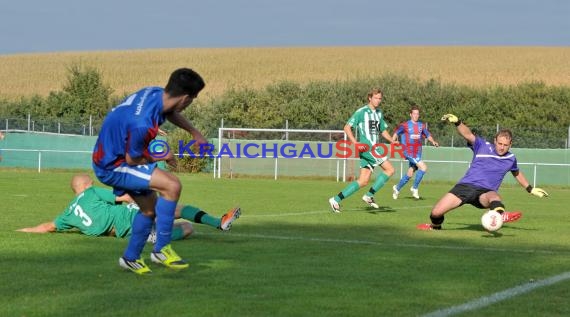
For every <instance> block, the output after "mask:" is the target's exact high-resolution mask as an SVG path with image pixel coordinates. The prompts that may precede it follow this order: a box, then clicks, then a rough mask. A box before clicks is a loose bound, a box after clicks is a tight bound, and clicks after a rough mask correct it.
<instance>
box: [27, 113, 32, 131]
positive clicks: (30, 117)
mask: <svg viewBox="0 0 570 317" xmlns="http://www.w3.org/2000/svg"><path fill="white" fill-rule="evenodd" d="M31 120H32V115H31V114H29V113H28V131H30V121H31Z"/></svg>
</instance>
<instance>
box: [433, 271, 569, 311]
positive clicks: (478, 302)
mask: <svg viewBox="0 0 570 317" xmlns="http://www.w3.org/2000/svg"><path fill="white" fill-rule="evenodd" d="M568 279H570V271H569V272H564V273H562V274H559V275H556V276H552V277H549V278H547V279H544V280H540V281H535V282H528V283H526V284H524V285H520V286H517V287H513V288H509V289H506V290H504V291H501V292H497V293H494V294H492V295H489V296H485V297H480V298H477V299H475V300H472V301H470V302H467V303H465V304H462V305H457V306H452V307H449V308H445V309H440V310H436V311H434V312H431V313H428V314H425V315H423V316H422V317H445V316H452V315H455V314H460V313H464V312H467V311H472V310H476V309H480V308H484V307H487V306H490V305H493V304H495V303H498V302H502V301H504V300H507V299H509V298H512V297H515V296H518V295H521V294H524V293H528V292H530V291H532V290H534V289H536V288H539V287H545V286H550V285H553V284H556V283H558V282H562V281H564V280H568Z"/></svg>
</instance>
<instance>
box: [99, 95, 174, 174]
mask: <svg viewBox="0 0 570 317" xmlns="http://www.w3.org/2000/svg"><path fill="white" fill-rule="evenodd" d="M163 94H164V89H163V88H160V87H147V88H143V89H141V90H140V91H138V92H136V93H134V94H132V95H130V96H128V97H127V98H126V99H125V100H124V101H123V102H122V103H121V104H119V105H117V106H116V107H115V108H113V109H111V111H110V112H109V113H108V114H107V116H106V117H105V120H104V121H103V125H102V126H101V131H100V132H99V137H98V138H97V142H96V143H95V147H94V149H93V165H94V167H95V168H96V169H97V168H99V169H102V170H111V169H114V168H115V167H116V166H118V165H120V164H121V163H123V162H125V155H126V153H129V155H130V156H131V157H132V158H137V157H141V156H142V157H146V158H150V154H149V151H148V146H149V144H150V142H151V141H152V140H153V139H154V138H155V137H156V135H157V133H158V127H159V126H160V125H161V124H162V123H164V121H165V117H164V115H163V114H162V108H163V103H162V96H163Z"/></svg>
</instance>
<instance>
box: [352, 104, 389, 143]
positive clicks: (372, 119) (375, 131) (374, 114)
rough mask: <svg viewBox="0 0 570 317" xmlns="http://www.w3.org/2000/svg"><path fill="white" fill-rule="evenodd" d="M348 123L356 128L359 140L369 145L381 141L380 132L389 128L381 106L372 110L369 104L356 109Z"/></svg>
mask: <svg viewBox="0 0 570 317" xmlns="http://www.w3.org/2000/svg"><path fill="white" fill-rule="evenodd" d="M346 124H348V125H350V126H351V127H353V128H355V129H356V133H357V136H358V139H357V141H358V142H360V143H366V144H368V145H369V146H372V145H374V144H377V143H380V142H379V140H380V133H382V132H383V131H384V130H386V129H388V124H387V123H386V121H384V115H383V114H382V111H381V110H380V109H379V108H377V109H376V110H372V109H370V107H369V106H368V105H364V106H363V107H361V108H359V109H358V110H356V111H355V112H354V113H353V114H352V116H351V117H350V119H348V122H347V123H346Z"/></svg>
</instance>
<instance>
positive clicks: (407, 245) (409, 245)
mask: <svg viewBox="0 0 570 317" xmlns="http://www.w3.org/2000/svg"><path fill="white" fill-rule="evenodd" d="M194 234H196V235H208V236H209V235H219V233H200V232H197V233H194ZM230 235H231V236H234V237H239V238H249V239H252V238H253V239H266V240H289V241H312V242H328V243H337V244H362V245H374V246H384V247H399V248H400V247H405V248H425V249H443V250H456V251H485V252H505V253H509V252H510V253H530V254H570V252H566V251H553V250H517V249H503V248H479V247H466V246H453V245H432V244H419V243H383V242H378V241H369V240H343V239H330V238H311V237H302V236H294V237H293V236H275V235H265V234H242V233H234V232H232V233H230Z"/></svg>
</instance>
